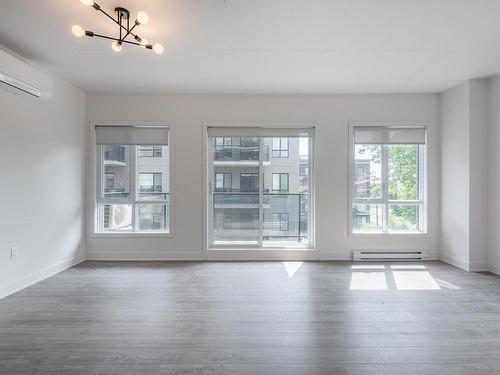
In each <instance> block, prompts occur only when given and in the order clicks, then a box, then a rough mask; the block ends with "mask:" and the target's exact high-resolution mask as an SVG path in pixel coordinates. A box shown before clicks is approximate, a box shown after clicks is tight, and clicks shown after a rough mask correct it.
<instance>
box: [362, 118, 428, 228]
mask: <svg viewBox="0 0 500 375" xmlns="http://www.w3.org/2000/svg"><path fill="white" fill-rule="evenodd" d="M353 139H354V146H353V161H354V163H353V167H352V197H353V199H352V231H353V232H354V233H412V232H413V233H422V232H425V231H426V204H425V200H424V198H425V188H426V181H425V151H426V149H425V142H426V131H425V128H423V127H406V128H404V127H378V126H377V127H374V126H365V127H354V133H353Z"/></svg>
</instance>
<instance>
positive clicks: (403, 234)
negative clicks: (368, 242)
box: [349, 232, 429, 238]
mask: <svg viewBox="0 0 500 375" xmlns="http://www.w3.org/2000/svg"><path fill="white" fill-rule="evenodd" d="M349 237H421V238H422V237H429V232H351V233H350V234H349Z"/></svg>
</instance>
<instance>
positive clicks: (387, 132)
mask: <svg viewBox="0 0 500 375" xmlns="http://www.w3.org/2000/svg"><path fill="white" fill-rule="evenodd" d="M425 135H426V129H425V127H392V126H355V127H354V143H355V144H370V143H377V144H378V143H380V144H412V145H424V144H425V138H426V137H425Z"/></svg>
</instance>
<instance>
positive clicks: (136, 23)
mask: <svg viewBox="0 0 500 375" xmlns="http://www.w3.org/2000/svg"><path fill="white" fill-rule="evenodd" d="M137 25H139V23H138V22H134V26H132V28H131V29H130V30H128V31H127V33H126V34H125V35H124V36H123V38H122V39H125V38H126V37H127V36H129V35H132V36H133V37H134V38H135V37H137V35H135V34H133V33H132V30H134V29H135V27H136V26H137ZM139 38H140V37H139ZM136 39H137V38H136Z"/></svg>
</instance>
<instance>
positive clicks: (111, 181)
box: [104, 173, 115, 191]
mask: <svg viewBox="0 0 500 375" xmlns="http://www.w3.org/2000/svg"><path fill="white" fill-rule="evenodd" d="M104 179H105V181H106V182H105V185H106V188H105V189H106V190H108V191H110V190H113V189H114V188H115V175H114V174H113V173H105V174H104Z"/></svg>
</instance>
